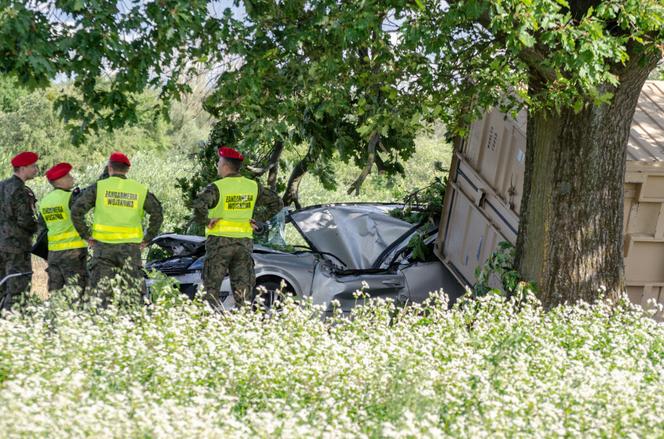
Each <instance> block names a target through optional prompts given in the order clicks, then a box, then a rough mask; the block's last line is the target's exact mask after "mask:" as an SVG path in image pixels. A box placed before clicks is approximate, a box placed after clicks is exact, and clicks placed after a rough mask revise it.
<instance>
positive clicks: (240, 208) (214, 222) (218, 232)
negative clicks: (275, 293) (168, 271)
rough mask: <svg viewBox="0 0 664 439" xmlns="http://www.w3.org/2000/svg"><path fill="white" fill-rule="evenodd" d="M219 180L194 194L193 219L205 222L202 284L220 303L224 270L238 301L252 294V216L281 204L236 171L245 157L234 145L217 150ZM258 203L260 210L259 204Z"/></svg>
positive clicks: (263, 217)
mask: <svg viewBox="0 0 664 439" xmlns="http://www.w3.org/2000/svg"><path fill="white" fill-rule="evenodd" d="M218 153H219V161H218V163H217V173H218V174H219V176H220V177H221V179H220V180H217V181H215V182H214V183H212V184H210V185H208V186H207V188H205V190H203V191H202V192H201V193H200V194H198V196H197V198H196V200H194V203H193V204H194V206H193V207H194V217H193V221H194V222H195V223H197V224H201V225H206V229H205V235H206V236H207V240H206V242H205V264H204V266H203V284H204V287H205V291H206V294H205V299H206V300H207V301H208V302H209V303H210V304H211V305H212V306H214V307H219V306H220V289H221V282H222V281H223V280H224V277H225V276H226V271H227V270H228V273H229V276H230V280H231V288H232V290H233V297H234V299H235V303H236V305H237V306H240V305H242V304H244V303H245V302H251V301H252V300H253V295H254V294H253V290H254V284H255V280H256V279H255V274H254V261H253V259H252V257H251V252H252V249H253V231H254V230H258V226H257V223H256V221H261V222H262V221H266V220H268V219H270V218H271V217H272V216H274V215H275V214H276V213H277V212H279V210H281V208H282V207H283V202H282V201H281V199H280V198H279V196H278V195H277V194H275V193H274V192H272V191H271V190H269V189H266V188H264V187H263V186H261V185H260V184H259V183H257V182H256V181H254V180H251V179H248V178H245V177H242V176H241V175H240V173H239V171H240V168H241V166H242V161H243V160H244V157H243V156H242V154H240V153H239V152H238V151H236V150H235V149H233V148H227V147H225V146H222V147H221V148H219V150H218ZM258 207H261V208H262V209H261V211H260V212H258V210H257V209H255V208H258Z"/></svg>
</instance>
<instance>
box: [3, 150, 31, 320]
mask: <svg viewBox="0 0 664 439" xmlns="http://www.w3.org/2000/svg"><path fill="white" fill-rule="evenodd" d="M37 160H39V156H38V155H37V154H36V153H34V152H30V151H25V152H22V153H20V154H17V155H15V156H14V157H13V158H12V160H11V163H12V166H13V168H14V175H13V176H12V177H10V178H8V179H7V180H4V181H2V182H0V280H2V279H3V278H5V276H8V275H12V274H21V273H27V274H26V275H19V276H14V277H11V278H10V279H8V280H7V282H5V284H4V285H3V286H2V287H0V309H10V308H11V306H12V304H13V303H16V302H17V301H18V300H19V299H21V296H23V295H25V294H27V292H28V291H29V289H30V279H31V277H30V274H31V272H32V262H31V259H30V249H31V247H32V237H33V235H34V234H35V232H36V231H37V218H36V215H35V201H36V199H35V194H34V193H33V192H32V190H31V189H30V188H29V187H27V186H26V185H25V182H26V181H28V180H32V179H33V178H35V176H36V175H37V173H38V172H39V168H38V167H37Z"/></svg>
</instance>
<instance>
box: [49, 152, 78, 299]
mask: <svg viewBox="0 0 664 439" xmlns="http://www.w3.org/2000/svg"><path fill="white" fill-rule="evenodd" d="M71 169H72V166H71V165H70V164H69V163H58V164H57V165H55V166H53V167H52V168H51V169H49V170H48V171H46V178H47V179H48V181H49V183H51V185H52V186H53V191H52V192H50V193H49V194H48V195H46V196H45V197H44V198H43V199H42V200H41V201H40V202H39V227H40V231H41V230H43V229H47V230H48V270H47V271H48V291H49V292H52V291H56V290H59V289H61V288H62V287H64V286H65V284H66V283H67V282H69V281H71V280H74V281H75V284H76V285H78V287H79V288H80V289H81V294H83V289H84V288H85V285H86V283H87V281H88V270H87V262H88V244H87V242H85V241H84V240H83V239H81V237H80V236H79V234H78V232H77V231H76V229H75V228H74V223H72V220H71V212H70V208H71V205H72V204H73V200H74V199H75V198H76V196H78V195H79V192H80V191H79V190H78V188H76V189H75V190H73V191H72V188H73V187H74V177H72V175H71V174H70V173H69V172H70V171H71Z"/></svg>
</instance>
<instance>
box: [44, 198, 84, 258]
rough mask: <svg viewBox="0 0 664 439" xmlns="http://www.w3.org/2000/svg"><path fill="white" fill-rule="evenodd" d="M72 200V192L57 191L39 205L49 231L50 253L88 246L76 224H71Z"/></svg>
mask: <svg viewBox="0 0 664 439" xmlns="http://www.w3.org/2000/svg"><path fill="white" fill-rule="evenodd" d="M70 199H71V192H69V191H65V190H62V189H55V190H54V191H53V192H51V193H49V194H48V195H46V196H45V197H44V198H43V199H42V200H41V202H40V203H39V212H40V213H41V215H42V217H43V218H44V222H45V223H46V228H47V229H48V251H50V252H57V251H63V250H72V249H75V248H85V247H87V246H88V245H87V243H86V242H85V241H83V240H82V239H81V236H80V235H79V234H78V232H77V231H76V229H75V228H74V223H72V222H71V212H70V210H69V200H70Z"/></svg>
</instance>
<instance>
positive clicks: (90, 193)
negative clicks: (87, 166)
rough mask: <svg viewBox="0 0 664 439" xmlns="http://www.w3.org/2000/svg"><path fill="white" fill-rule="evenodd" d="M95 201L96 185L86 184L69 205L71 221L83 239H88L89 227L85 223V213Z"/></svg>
mask: <svg viewBox="0 0 664 439" xmlns="http://www.w3.org/2000/svg"><path fill="white" fill-rule="evenodd" d="M96 201H97V185H96V184H93V185H92V186H88V187H87V188H86V189H85V190H84V191H82V192H81V194H80V195H79V196H78V197H76V199H75V200H74V204H73V205H72V206H71V221H72V223H74V228H75V229H76V231H77V232H78V234H79V235H81V238H82V239H84V240H88V239H90V236H91V234H90V228H89V227H88V225H87V224H86V223H85V214H86V213H88V212H89V211H90V209H92V208H93V207H94V205H95V202H96Z"/></svg>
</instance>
